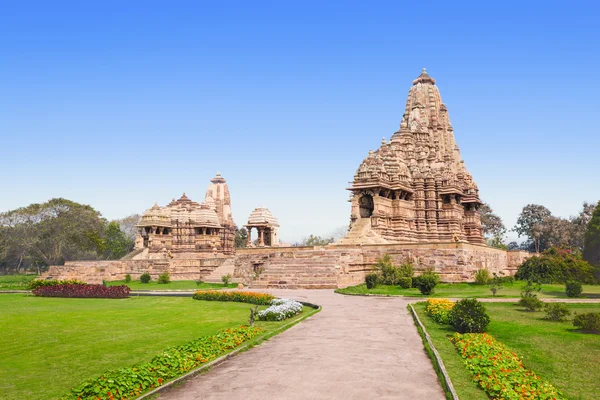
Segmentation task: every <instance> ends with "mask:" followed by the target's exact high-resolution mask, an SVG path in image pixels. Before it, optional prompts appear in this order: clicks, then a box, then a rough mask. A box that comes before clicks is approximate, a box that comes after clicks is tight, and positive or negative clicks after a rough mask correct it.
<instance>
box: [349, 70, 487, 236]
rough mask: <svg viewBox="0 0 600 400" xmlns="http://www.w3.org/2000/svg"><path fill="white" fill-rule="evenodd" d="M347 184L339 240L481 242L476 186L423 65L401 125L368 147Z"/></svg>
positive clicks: (478, 201)
mask: <svg viewBox="0 0 600 400" xmlns="http://www.w3.org/2000/svg"><path fill="white" fill-rule="evenodd" d="M348 190H350V191H351V192H352V197H351V202H352V212H351V217H350V219H351V229H350V232H349V234H348V235H347V236H346V238H344V239H342V241H341V243H356V242H363V243H365V242H367V243H368V242H373V243H383V242H449V241H454V242H459V241H460V242H469V243H476V244H483V243H485V241H484V238H483V232H482V229H481V219H480V214H479V211H478V210H479V207H480V205H481V204H482V202H481V200H480V199H479V190H478V188H477V185H476V184H475V182H473V178H472V176H471V175H470V174H469V173H468V172H467V170H466V168H465V164H464V161H463V160H462V159H461V157H460V152H459V149H458V146H457V144H456V142H455V140H454V130H453V129H452V125H451V124H450V119H449V117H448V109H447V108H446V106H445V105H444V103H442V98H441V96H440V92H439V90H438V88H437V86H436V85H435V79H433V78H432V77H430V76H429V75H428V74H427V72H426V71H425V69H423V72H422V73H421V75H419V77H418V78H417V79H415V80H414V81H413V85H412V87H411V88H410V90H409V92H408V99H407V101H406V109H405V112H404V115H403V117H402V122H401V123H400V129H399V130H398V131H397V132H396V133H394V134H393V135H392V138H391V140H390V142H387V141H386V140H385V139H383V140H382V142H381V146H380V147H379V149H377V150H376V151H369V155H368V156H367V158H365V159H364V161H363V162H362V163H361V164H360V167H359V168H358V170H357V171H356V174H355V175H354V181H353V182H352V186H351V187H350V188H349V189H348ZM367 239H368V240H367Z"/></svg>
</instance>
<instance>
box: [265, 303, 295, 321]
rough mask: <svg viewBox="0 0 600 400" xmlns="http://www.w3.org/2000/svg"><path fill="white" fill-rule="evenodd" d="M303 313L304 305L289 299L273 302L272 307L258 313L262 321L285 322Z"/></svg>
mask: <svg viewBox="0 0 600 400" xmlns="http://www.w3.org/2000/svg"><path fill="white" fill-rule="evenodd" d="M301 312H302V304H301V303H299V302H297V301H295V300H289V299H274V300H271V306H270V307H269V308H267V309H266V310H262V311H259V312H258V319H259V320H261V321H283V320H284V319H288V318H291V317H293V316H295V315H298V314H300V313H301Z"/></svg>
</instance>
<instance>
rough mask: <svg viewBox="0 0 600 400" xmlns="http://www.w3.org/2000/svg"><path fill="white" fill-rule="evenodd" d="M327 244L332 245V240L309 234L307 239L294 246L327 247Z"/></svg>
mask: <svg viewBox="0 0 600 400" xmlns="http://www.w3.org/2000/svg"><path fill="white" fill-rule="evenodd" d="M329 243H333V238H331V237H329V238H327V237H321V236H316V235H312V234H311V235H309V236H308V237H305V238H302V241H301V242H299V243H296V246H327V245H328V244H329Z"/></svg>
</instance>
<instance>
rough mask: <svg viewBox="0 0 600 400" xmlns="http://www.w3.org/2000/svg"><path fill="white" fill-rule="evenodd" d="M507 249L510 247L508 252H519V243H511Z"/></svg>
mask: <svg viewBox="0 0 600 400" xmlns="http://www.w3.org/2000/svg"><path fill="white" fill-rule="evenodd" d="M507 247H508V250H518V249H519V243H517V242H514V241H513V242H510V243H509V244H508V246H507Z"/></svg>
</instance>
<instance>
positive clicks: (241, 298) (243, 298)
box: [193, 290, 275, 306]
mask: <svg viewBox="0 0 600 400" xmlns="http://www.w3.org/2000/svg"><path fill="white" fill-rule="evenodd" d="M193 298H194V300H208V301H237V302H240V303H250V304H258V305H261V306H266V305H269V304H270V302H271V300H273V299H274V298H275V296H273V295H272V294H269V293H257V292H238V291H234V292H226V291H223V290H198V291H196V292H195V293H194V296H193Z"/></svg>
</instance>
